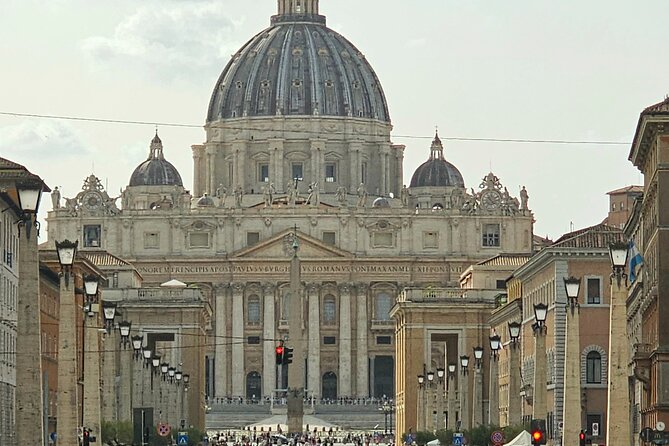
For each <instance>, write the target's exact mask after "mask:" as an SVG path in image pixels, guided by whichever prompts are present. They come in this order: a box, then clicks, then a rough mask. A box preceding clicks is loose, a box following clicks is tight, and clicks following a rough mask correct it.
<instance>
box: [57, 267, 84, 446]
mask: <svg viewBox="0 0 669 446" xmlns="http://www.w3.org/2000/svg"><path fill="white" fill-rule="evenodd" d="M65 282H66V281H65V278H63V277H61V279H60V312H59V315H60V320H59V324H58V409H57V417H58V438H59V440H58V442H59V443H60V444H63V445H65V444H67V445H76V444H77V443H78V438H77V433H78V432H77V426H79V420H78V412H79V410H78V407H79V399H78V397H77V341H76V339H77V338H76V329H77V315H79V314H80V313H79V312H78V311H77V305H76V297H75V294H74V288H75V283H74V282H75V277H74V274H70V278H69V283H68V284H66V283H65Z"/></svg>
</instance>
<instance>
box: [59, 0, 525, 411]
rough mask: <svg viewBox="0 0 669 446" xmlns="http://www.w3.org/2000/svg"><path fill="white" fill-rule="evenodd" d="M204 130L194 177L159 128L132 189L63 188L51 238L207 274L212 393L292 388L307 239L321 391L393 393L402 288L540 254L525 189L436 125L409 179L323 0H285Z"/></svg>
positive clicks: (200, 276)
mask: <svg viewBox="0 0 669 446" xmlns="http://www.w3.org/2000/svg"><path fill="white" fill-rule="evenodd" d="M204 129H205V132H206V139H205V142H204V143H203V144H198V145H194V146H192V148H191V150H192V153H193V169H194V184H193V185H192V187H190V188H186V187H185V185H184V184H183V182H182V179H181V176H180V174H179V172H178V169H177V168H176V167H175V166H173V165H172V164H171V163H169V161H167V159H166V154H165V153H167V154H168V155H169V151H175V150H183V149H179V148H174V147H169V150H165V147H164V145H163V141H162V140H161V139H160V137H159V136H158V134H156V135H155V136H154V137H153V139H152V140H151V142H150V144H149V156H148V157H147V159H146V161H145V162H143V163H142V164H141V165H139V166H138V167H137V168H136V169H135V171H134V172H132V174H131V175H130V180H129V182H128V186H127V187H126V188H125V189H124V190H123V192H122V194H121V196H120V197H110V196H109V195H108V194H107V192H106V191H105V190H104V188H103V187H102V185H101V183H100V181H99V180H98V179H97V178H95V176H93V175H92V176H90V177H89V178H87V179H86V181H85V182H84V187H83V188H82V190H81V191H78V192H76V196H74V197H73V198H67V199H64V200H61V199H60V197H59V196H56V197H54V200H53V210H52V211H51V212H50V213H49V216H48V240H49V241H48V244H50V245H53V243H54V241H55V240H63V239H69V240H79V246H80V249H81V250H82V251H86V250H97V251H99V250H100V249H103V250H105V251H107V252H109V253H111V254H113V255H114V256H117V257H119V258H122V259H124V260H125V261H127V262H129V263H131V264H132V265H133V266H134V267H135V268H136V270H137V271H138V272H139V273H140V274H141V276H142V278H143V283H144V284H145V285H147V286H157V285H160V284H162V283H164V282H167V281H169V280H172V279H177V280H179V281H181V282H183V283H186V284H188V285H189V286H196V287H199V288H200V289H201V290H202V292H203V293H204V295H205V296H206V299H207V300H208V301H209V303H210V305H211V308H212V309H213V316H212V318H211V325H210V326H209V327H207V329H208V332H207V336H208V342H207V352H206V358H207V359H206V363H205V364H199V365H197V367H199V369H198V372H197V373H199V375H201V376H202V379H203V380H204V381H205V388H206V394H207V395H208V396H210V397H214V398H221V397H230V396H235V397H240V396H242V397H247V398H262V397H265V396H269V395H271V394H272V392H273V391H274V390H275V389H278V388H283V387H285V385H284V382H283V380H284V379H285V374H283V373H278V370H277V367H276V364H275V357H274V349H275V347H276V345H277V344H278V343H279V342H280V341H282V340H285V342H286V343H287V344H289V343H290V339H287V336H288V323H287V321H288V314H287V313H288V308H289V306H288V304H287V298H286V296H287V294H288V291H289V272H290V271H289V268H290V260H291V256H292V252H293V251H292V245H293V242H294V240H295V238H297V240H298V241H299V252H298V255H299V257H300V259H301V277H302V282H303V283H302V293H301V299H302V320H303V321H304V322H303V330H304V333H305V335H304V336H305V339H307V340H308V342H307V344H308V346H307V354H306V358H307V360H306V370H307V372H306V382H305V387H306V389H307V392H309V394H311V395H313V396H315V397H317V398H339V397H370V396H376V397H383V396H388V397H392V396H393V395H394V394H395V390H394V389H395V381H394V379H395V378H394V377H395V369H396V367H395V326H394V322H393V320H392V319H391V317H390V313H391V309H392V308H393V306H394V305H395V303H396V301H397V299H398V296H399V295H400V294H401V292H402V291H403V290H404V289H405V288H409V287H410V288H427V287H440V288H443V287H450V288H453V287H459V282H460V276H461V274H462V273H463V272H464V271H465V270H466V269H467V267H469V266H470V265H472V264H475V263H477V262H480V261H482V260H485V259H489V258H491V257H494V256H497V255H500V254H505V253H513V254H529V253H531V252H532V249H533V246H532V240H533V234H532V228H533V218H534V217H533V215H532V212H531V210H530V209H529V208H528V194H527V191H525V189H524V188H523V189H522V190H520V191H518V192H517V196H516V193H510V192H509V191H508V190H507V188H506V187H504V184H503V179H500V178H498V177H497V176H496V175H494V174H493V173H487V172H485V171H482V172H481V177H480V178H478V179H476V181H473V184H469V185H466V184H465V181H464V178H463V177H462V175H461V174H460V172H459V171H458V169H457V167H455V166H454V165H452V164H451V163H449V162H448V161H447V159H446V154H445V153H444V152H445V148H444V146H443V144H442V142H441V140H440V139H439V137H438V135H435V138H434V140H433V141H432V144H431V145H430V147H425V155H426V161H425V163H423V164H422V165H421V166H420V167H419V168H418V169H417V170H416V172H414V173H413V175H412V177H411V181H410V183H409V187H406V186H404V181H403V177H404V174H403V168H402V165H403V157H404V149H405V147H404V146H402V145H397V144H394V143H393V142H392V137H391V130H392V125H391V120H390V113H389V110H388V106H387V102H386V99H385V96H384V93H383V89H382V87H381V83H380V81H379V79H378V77H377V75H376V73H375V72H374V70H373V69H372V67H371V66H370V64H369V63H368V62H367V60H366V59H365V57H364V55H363V54H362V53H361V52H360V51H359V50H358V49H357V48H356V47H355V46H354V45H353V44H351V43H350V42H349V41H348V40H346V39H345V38H344V37H343V36H341V35H339V34H338V33H336V32H335V31H333V30H331V29H330V28H328V27H327V26H326V19H325V17H324V16H322V15H321V14H320V13H319V3H318V0H279V1H278V11H277V14H276V15H275V16H273V17H272V18H271V24H270V27H269V28H267V29H265V30H264V31H261V32H260V33H259V34H257V35H256V36H255V37H253V38H252V39H251V40H249V42H248V43H247V44H245V45H244V46H243V47H242V48H241V49H240V50H239V51H238V52H237V53H236V54H234V55H233V57H232V59H231V60H230V61H229V63H228V65H227V66H226V67H225V69H224V70H223V72H222V74H221V76H220V78H219V79H218V81H217V82H216V83H215V86H214V91H213V94H212V97H211V102H210V105H209V108H208V110H207V111H206V123H205V125H204ZM147 139H149V138H147ZM166 145H167V146H169V143H167V144H166ZM129 173H130V172H129ZM65 192H67V191H63V193H65ZM61 201H62V202H61ZM117 201H120V202H118V203H117ZM113 286H114V285H113V284H112V283H111V282H110V284H109V287H113ZM463 305H465V304H464V303H463ZM160 311H161V308H156V313H157V314H158V315H159V314H160ZM146 330H148V331H150V330H151V329H150V328H146ZM173 342H174V343H175V345H176V346H177V347H178V345H177V344H179V343H180V342H183V341H181V340H180V337H179V336H176V337H175V338H174V340H173ZM407 359H409V360H410V358H407ZM195 375H196V374H194V376H195Z"/></svg>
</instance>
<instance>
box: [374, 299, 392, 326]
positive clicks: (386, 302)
mask: <svg viewBox="0 0 669 446" xmlns="http://www.w3.org/2000/svg"><path fill="white" fill-rule="evenodd" d="M392 307H393V298H392V297H390V294H388V293H386V292H382V293H379V294H378V295H377V296H376V299H375V300H374V319H376V320H378V321H389V320H390V309H391V308H392Z"/></svg>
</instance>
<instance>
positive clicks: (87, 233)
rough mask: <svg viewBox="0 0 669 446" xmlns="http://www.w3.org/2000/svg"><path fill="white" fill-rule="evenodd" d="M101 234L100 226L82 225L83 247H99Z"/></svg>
mask: <svg viewBox="0 0 669 446" xmlns="http://www.w3.org/2000/svg"><path fill="white" fill-rule="evenodd" d="M101 232H102V231H101V229H100V225H84V247H85V248H98V247H100V239H101V235H102V234H101Z"/></svg>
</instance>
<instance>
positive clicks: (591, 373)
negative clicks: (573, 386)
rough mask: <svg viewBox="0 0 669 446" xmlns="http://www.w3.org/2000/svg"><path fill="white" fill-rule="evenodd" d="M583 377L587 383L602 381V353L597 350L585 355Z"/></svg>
mask: <svg viewBox="0 0 669 446" xmlns="http://www.w3.org/2000/svg"><path fill="white" fill-rule="evenodd" d="M585 361H586V364H585V368H586V370H585V378H586V382H587V383H588V384H601V383H602V355H600V354H599V352H597V351H591V352H589V353H588V356H586V360H585Z"/></svg>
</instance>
